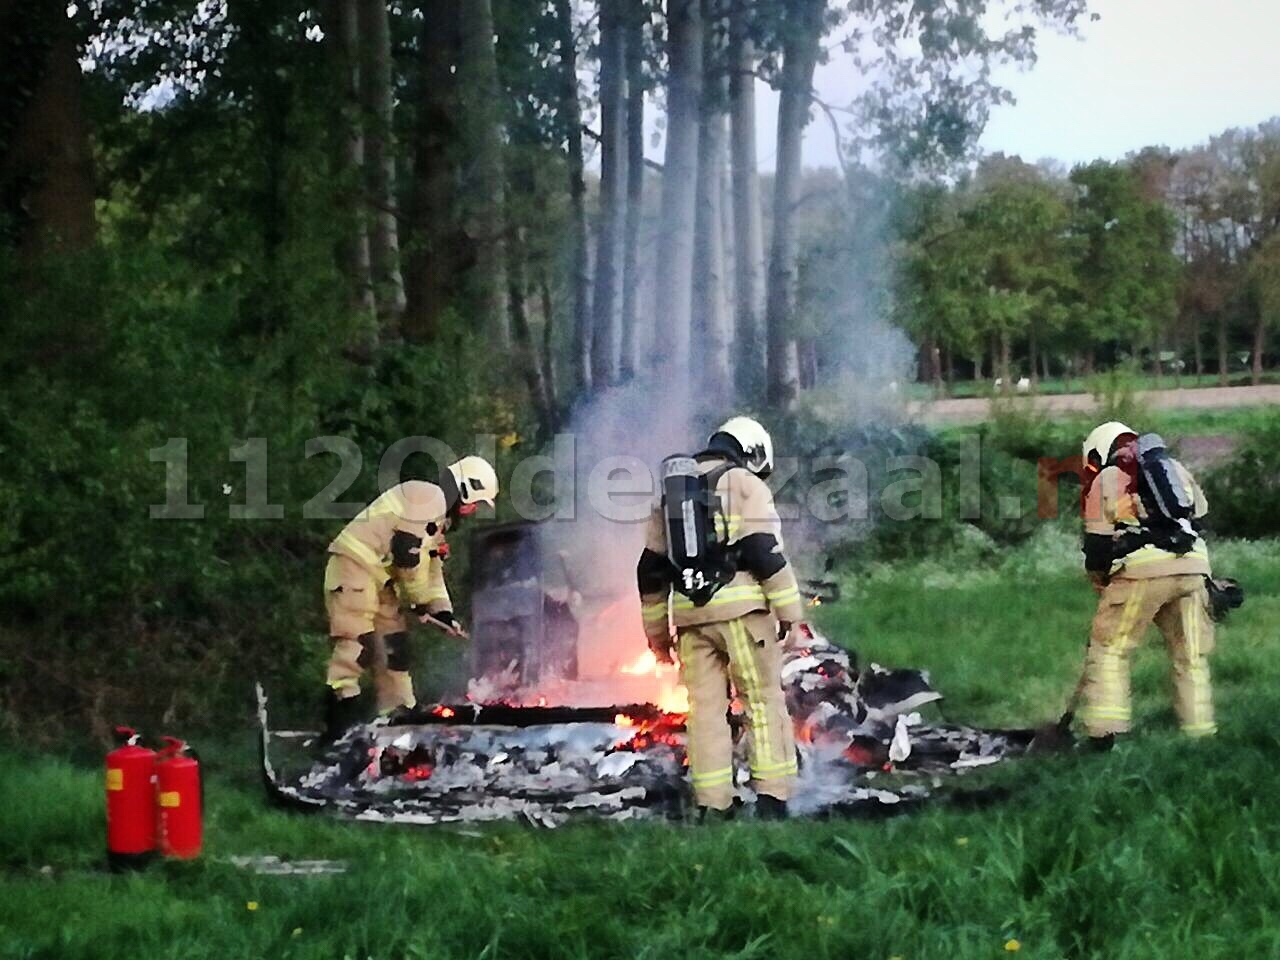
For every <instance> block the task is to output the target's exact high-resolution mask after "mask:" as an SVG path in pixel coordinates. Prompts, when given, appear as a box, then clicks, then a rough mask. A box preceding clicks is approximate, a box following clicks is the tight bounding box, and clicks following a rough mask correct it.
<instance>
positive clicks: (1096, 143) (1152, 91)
mask: <svg viewBox="0 0 1280 960" xmlns="http://www.w3.org/2000/svg"><path fill="white" fill-rule="evenodd" d="M1091 9H1092V10H1093V11H1094V12H1096V13H1098V14H1099V15H1100V16H1101V19H1100V20H1099V21H1098V22H1096V23H1087V22H1086V23H1085V24H1083V26H1082V30H1081V32H1082V34H1083V39H1081V40H1076V39H1073V38H1070V37H1062V36H1059V35H1057V34H1053V33H1048V32H1045V33H1042V34H1041V36H1040V38H1039V42H1038V44H1037V48H1038V51H1039V54H1040V58H1039V60H1038V62H1037V63H1036V65H1035V66H1034V67H1033V68H1031V69H1030V70H1025V71H1019V70H1017V69H1016V68H1013V69H1010V70H1008V71H1005V72H1004V73H1003V75H1001V76H999V80H1000V82H1001V84H1002V85H1003V86H1005V87H1008V88H1009V89H1010V90H1011V91H1012V92H1013V94H1014V96H1015V97H1016V98H1017V101H1018V102H1017V104H1016V105H1014V106H1008V107H1000V108H998V109H997V110H995V111H993V113H992V117H991V122H990V123H989V124H988V126H987V130H986V132H985V134H984V135H983V137H982V140H981V145H982V147H983V148H984V149H985V150H987V151H991V152H994V151H1003V152H1005V153H1009V154H1020V155H1021V156H1022V157H1023V158H1024V159H1026V160H1028V161H1035V160H1038V159H1040V158H1042V157H1054V158H1056V159H1058V160H1062V161H1064V162H1067V163H1076V162H1081V161H1088V160H1092V159H1095V158H1098V157H1104V158H1108V159H1116V158H1119V157H1122V156H1124V155H1125V154H1126V153H1128V152H1129V151H1132V150H1138V149H1140V148H1142V147H1144V146H1147V145H1151V144H1163V145H1166V146H1169V147H1174V148H1178V147H1187V146H1192V145H1194V144H1196V143H1199V142H1201V141H1203V140H1205V139H1206V138H1208V137H1209V136H1210V135H1211V134H1214V133H1218V132H1220V131H1221V130H1224V129H1226V128H1227V127H1232V126H1252V125H1255V124H1257V123H1260V122H1261V121H1263V120H1266V119H1267V118H1269V117H1272V116H1275V115H1277V114H1280V0H1093V2H1092V3H1091ZM831 61H832V62H831V63H829V64H827V65H826V66H825V67H822V68H820V71H819V74H818V76H817V77H816V78H815V86H816V87H817V89H818V91H819V95H820V96H821V97H822V98H823V99H824V100H826V101H827V102H829V103H847V102H848V101H849V99H850V91H851V90H853V89H854V85H855V84H856V82H857V74H856V72H855V70H854V68H853V67H852V66H851V65H850V64H849V63H848V56H847V55H844V54H842V53H841V52H840V51H838V50H837V51H834V52H833V53H832V55H831ZM758 93H759V95H758V98H757V110H758V111H759V112H758V122H759V126H760V166H761V168H762V169H772V168H773V155H774V140H775V127H776V124H777V95H776V94H774V93H773V92H772V91H770V90H769V89H768V88H767V87H765V86H763V85H760V87H759V91H758ZM804 155H805V163H806V165H808V166H815V167H816V166H835V165H836V152H835V144H834V140H833V137H832V135H831V132H830V127H829V125H828V123H827V120H826V118H825V117H824V116H823V115H821V114H820V113H819V114H816V115H815V118H814V121H813V123H812V124H810V126H809V129H808V130H807V131H806V134H805V150H804Z"/></svg>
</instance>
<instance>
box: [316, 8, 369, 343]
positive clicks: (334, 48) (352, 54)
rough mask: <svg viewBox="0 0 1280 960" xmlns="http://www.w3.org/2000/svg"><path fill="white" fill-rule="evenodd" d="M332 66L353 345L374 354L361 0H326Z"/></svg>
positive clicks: (334, 170) (341, 244)
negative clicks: (364, 195)
mask: <svg viewBox="0 0 1280 960" xmlns="http://www.w3.org/2000/svg"><path fill="white" fill-rule="evenodd" d="M323 15H324V24H323V25H324V33H325V45H326V47H327V48H328V55H329V70H330V72H331V74H332V79H333V85H334V88H335V89H336V90H337V93H338V102H337V106H336V107H335V108H334V109H333V111H332V112H331V119H332V124H333V126H332V130H331V133H330V140H331V150H332V160H331V164H332V167H331V171H330V174H331V177H330V179H331V183H332V186H333V190H334V193H333V206H334V208H335V209H336V210H338V211H340V213H339V218H340V220H341V227H340V229H341V231H342V234H341V237H340V239H339V240H338V245H337V260H338V269H339V271H340V272H341V273H342V276H343V278H344V279H345V280H346V288H347V309H348V310H349V311H350V312H351V315H352V317H353V319H354V320H355V326H354V329H353V330H352V336H351V341H350V342H351V348H352V350H353V352H355V353H356V355H357V356H361V357H368V356H369V355H370V354H371V353H372V351H373V348H374V347H375V346H376V345H377V341H378V325H377V316H376V309H377V308H376V306H375V304H374V301H373V285H372V278H371V276H370V267H369V231H368V230H367V229H366V228H365V222H364V208H363V204H362V203H361V202H360V190H361V186H360V184H361V176H362V174H363V171H364V127H363V124H361V122H360V21H359V11H358V10H357V8H356V0H326V3H325V4H324V7H323Z"/></svg>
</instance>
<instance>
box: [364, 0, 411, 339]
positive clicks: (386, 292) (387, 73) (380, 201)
mask: <svg viewBox="0 0 1280 960" xmlns="http://www.w3.org/2000/svg"><path fill="white" fill-rule="evenodd" d="M357 2H358V3H359V37H360V47H361V51H362V57H361V71H360V79H361V82H360V90H361V94H362V99H363V102H364V115H365V123H366V128H365V147H366V151H365V161H366V163H365V176H366V180H365V189H366V190H367V191H368V203H369V207H370V216H369V222H370V224H371V227H370V231H369V261H370V264H371V268H372V275H373V296H374V302H375V303H376V304H377V310H378V317H379V319H380V320H381V321H382V323H383V325H384V328H385V329H386V330H387V331H388V332H390V333H391V334H392V335H393V336H394V335H397V334H398V332H399V330H398V328H399V324H400V317H401V316H402V315H403V314H404V310H405V292H404V280H403V278H402V276H401V273H400V230H399V224H398V223H397V219H396V218H397V213H396V211H397V206H396V151H395V134H394V131H395V87H394V83H393V79H392V62H391V25H390V23H389V21H388V18H387V5H386V2H385V0H357Z"/></svg>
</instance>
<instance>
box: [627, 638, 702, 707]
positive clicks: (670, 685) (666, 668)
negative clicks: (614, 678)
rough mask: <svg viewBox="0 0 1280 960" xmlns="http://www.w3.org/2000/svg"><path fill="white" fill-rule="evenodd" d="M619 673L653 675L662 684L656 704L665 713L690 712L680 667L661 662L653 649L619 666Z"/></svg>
mask: <svg viewBox="0 0 1280 960" xmlns="http://www.w3.org/2000/svg"><path fill="white" fill-rule="evenodd" d="M618 673H620V674H624V675H626V676H629V677H653V678H654V679H656V680H657V681H658V682H659V684H660V685H661V688H662V689H661V690H660V691H658V693H657V695H656V696H655V697H654V703H655V705H656V706H657V707H658V708H659V709H660V710H662V711H663V712H664V713H688V712H689V691H688V690H686V689H685V688H684V685H683V684H682V683H680V676H679V671H678V669H677V668H676V667H675V666H674V665H673V664H669V663H659V662H658V658H657V656H656V655H655V654H654V652H653V651H652V650H645V651H644V653H642V654H640V656H638V657H636V658H635V659H634V660H632V661H631V662H630V663H628V664H624V665H623V666H621V667H619V668H618Z"/></svg>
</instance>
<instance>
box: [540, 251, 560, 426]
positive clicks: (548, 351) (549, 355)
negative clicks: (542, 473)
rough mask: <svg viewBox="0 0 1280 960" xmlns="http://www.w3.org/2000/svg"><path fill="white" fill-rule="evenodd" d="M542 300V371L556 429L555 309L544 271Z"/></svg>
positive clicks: (557, 399)
mask: <svg viewBox="0 0 1280 960" xmlns="http://www.w3.org/2000/svg"><path fill="white" fill-rule="evenodd" d="M538 287H539V290H540V292H541V299H542V370H543V376H544V377H545V379H546V384H547V401H548V403H549V404H550V407H551V412H552V415H553V416H554V418H555V422H556V425H557V428H558V427H559V423H560V388H559V387H558V386H557V377H556V360H555V338H554V336H553V333H554V330H555V309H554V308H553V306H552V301H551V282H550V281H549V280H548V279H547V274H546V271H545V270H544V271H543V272H542V276H541V277H540V278H539V283H538Z"/></svg>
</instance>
